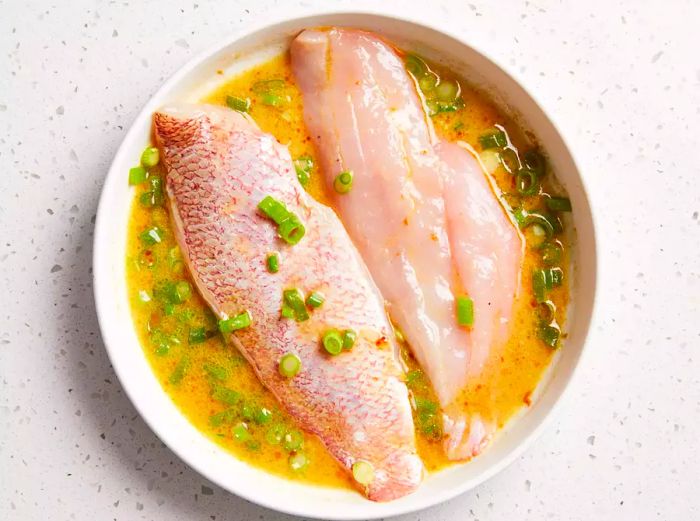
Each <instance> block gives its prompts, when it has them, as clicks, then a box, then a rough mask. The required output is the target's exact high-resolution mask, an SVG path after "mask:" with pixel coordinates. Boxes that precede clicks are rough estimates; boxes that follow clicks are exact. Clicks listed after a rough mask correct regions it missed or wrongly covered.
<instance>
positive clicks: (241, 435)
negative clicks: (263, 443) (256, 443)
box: [231, 422, 250, 441]
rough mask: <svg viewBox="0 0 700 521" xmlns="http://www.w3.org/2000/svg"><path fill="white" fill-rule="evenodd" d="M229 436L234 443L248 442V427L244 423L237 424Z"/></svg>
mask: <svg viewBox="0 0 700 521" xmlns="http://www.w3.org/2000/svg"><path fill="white" fill-rule="evenodd" d="M231 434H232V435H233V439H234V440H236V441H248V440H249V439H250V432H248V425H246V424H245V423H244V422H240V423H237V424H236V425H234V426H233V428H232V429H231Z"/></svg>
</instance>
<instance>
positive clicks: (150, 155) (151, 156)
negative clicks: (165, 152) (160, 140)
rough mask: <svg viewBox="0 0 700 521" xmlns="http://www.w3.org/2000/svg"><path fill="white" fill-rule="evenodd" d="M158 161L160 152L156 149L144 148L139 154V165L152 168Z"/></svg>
mask: <svg viewBox="0 0 700 521" xmlns="http://www.w3.org/2000/svg"><path fill="white" fill-rule="evenodd" d="M159 161H160V152H159V151H158V149H157V148H156V147H146V148H145V149H144V151H143V152H142V153H141V165H143V166H145V167H146V168H153V167H154V166H156V165H157V164H158V162H159Z"/></svg>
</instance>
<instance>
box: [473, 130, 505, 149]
mask: <svg viewBox="0 0 700 521" xmlns="http://www.w3.org/2000/svg"><path fill="white" fill-rule="evenodd" d="M479 144H480V145H481V148H483V149H484V150H486V149H488V148H503V147H505V146H506V145H508V137H507V136H506V133H505V132H503V131H502V130H500V129H498V130H492V131H490V132H488V133H486V134H483V135H482V136H479Z"/></svg>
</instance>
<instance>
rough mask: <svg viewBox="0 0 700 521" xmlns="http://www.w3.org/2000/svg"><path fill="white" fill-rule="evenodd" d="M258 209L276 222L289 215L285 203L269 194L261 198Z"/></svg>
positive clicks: (278, 222) (279, 222)
mask: <svg viewBox="0 0 700 521" xmlns="http://www.w3.org/2000/svg"><path fill="white" fill-rule="evenodd" d="M258 209H259V210H260V211H261V212H262V213H264V214H265V215H266V216H267V217H269V218H270V219H272V220H273V221H274V222H275V223H276V224H281V223H282V222H283V221H284V220H285V219H288V218H289V215H290V212H289V210H287V207H286V206H285V204H284V203H283V202H282V201H278V200H277V199H275V198H274V197H272V196H271V195H266V196H265V197H264V198H263V200H262V201H260V202H259V203H258Z"/></svg>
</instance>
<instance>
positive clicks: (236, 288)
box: [154, 104, 423, 501]
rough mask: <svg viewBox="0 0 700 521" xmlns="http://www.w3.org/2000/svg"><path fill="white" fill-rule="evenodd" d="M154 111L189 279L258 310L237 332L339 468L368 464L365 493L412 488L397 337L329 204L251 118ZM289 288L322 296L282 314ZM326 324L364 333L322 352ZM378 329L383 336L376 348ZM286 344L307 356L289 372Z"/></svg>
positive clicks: (230, 305) (232, 304) (220, 304)
mask: <svg viewBox="0 0 700 521" xmlns="http://www.w3.org/2000/svg"><path fill="white" fill-rule="evenodd" d="M154 122H155V130H156V138H157V142H158V144H159V146H160V148H161V150H162V156H163V160H164V163H165V166H166V171H167V179H166V188H167V193H168V199H169V203H170V207H171V214H172V216H173V220H174V223H175V229H176V234H177V240H178V243H179V244H180V247H181V249H182V251H183V255H184V257H185V260H186V263H187V265H188V267H189V269H190V273H191V275H192V278H193V280H194V282H195V285H196V286H197V288H198V289H199V291H200V293H201V294H202V296H203V297H204V298H205V300H206V301H207V303H208V304H209V306H210V307H211V308H212V310H213V311H214V312H215V313H216V314H217V315H218V316H219V317H221V318H223V317H227V316H234V315H236V314H238V313H240V312H242V311H243V310H248V311H249V312H250V313H251V315H252V321H253V322H252V325H251V326H250V327H249V328H246V329H243V330H239V331H236V332H235V333H234V334H233V335H232V336H231V341H232V342H233V344H234V345H236V347H238V348H239V349H240V351H241V352H242V353H243V355H244V356H245V357H246V358H247V359H248V361H249V362H250V363H251V365H252V367H253V368H254V370H255V372H256V373H257V375H258V377H259V378H260V380H261V382H262V383H263V384H264V385H265V386H266V387H267V388H268V389H270V391H272V393H273V394H274V395H275V396H276V397H277V398H278V400H279V401H280V403H281V404H282V405H283V406H284V407H285V408H286V409H287V410H288V411H289V413H290V414H291V415H292V416H293V417H294V419H295V420H296V421H297V422H298V424H299V425H300V426H301V427H302V428H304V429H305V430H307V431H309V432H311V433H314V434H316V435H317V436H318V437H319V438H320V439H321V441H322V442H323V443H324V444H325V446H326V447H327V448H328V450H329V451H330V453H331V454H332V455H333V456H334V457H335V458H336V459H337V460H338V461H339V462H340V463H341V465H343V466H344V467H345V469H346V470H348V471H350V470H351V469H352V465H353V464H354V463H355V462H356V461H358V460H364V461H368V462H370V463H371V464H372V465H373V467H374V469H375V478H374V480H373V481H372V483H371V484H370V485H369V486H368V487H366V488H364V489H363V491H364V492H365V493H366V495H367V497H369V498H370V499H372V500H377V501H386V500H391V499H395V498H397V497H400V496H403V495H405V494H408V493H410V492H411V491H413V490H414V489H415V488H416V487H417V486H418V484H419V483H420V480H421V478H422V472H423V467H422V463H421V461H420V458H419V457H418V455H417V453H416V446H415V434H414V428H413V420H412V417H411V408H410V404H409V400H408V391H407V389H406V386H405V384H404V383H403V381H402V371H401V367H400V365H399V360H398V357H397V352H398V349H397V346H396V344H395V341H394V340H393V336H392V334H391V331H392V330H391V325H390V324H389V322H388V319H387V317H386V313H385V310H384V303H383V300H382V298H381V295H380V294H379V292H378V290H377V289H376V287H375V285H374V283H373V282H372V280H371V278H370V276H369V274H368V271H367V268H366V266H365V265H364V263H363V261H362V259H361V258H360V256H359V254H358V252H357V250H356V249H355V247H354V246H353V244H352V242H351V241H350V239H349V237H348V236H347V233H346V232H345V229H344V228H343V225H342V224H341V223H340V221H339V220H338V218H337V216H336V215H335V213H333V211H332V210H330V209H329V208H327V207H325V206H323V205H321V204H320V203H318V202H317V201H315V200H314V199H313V198H311V197H310V196H309V195H308V194H307V193H306V192H305V191H304V190H303V189H302V188H301V187H300V185H299V183H298V181H297V179H296V175H295V173H294V169H293V165H292V161H291V158H290V156H289V152H288V150H287V149H286V147H283V146H282V145H280V144H279V143H278V142H277V141H276V140H275V139H274V138H273V137H272V136H270V135H269V134H265V133H263V132H262V131H261V130H260V129H259V128H258V127H257V125H255V123H254V122H253V121H252V120H251V119H250V118H249V117H247V116H245V115H243V114H241V113H238V112H235V111H232V110H229V109H225V108H221V107H214V106H210V105H189V104H177V105H173V106H169V107H167V108H164V109H162V110H160V111H158V112H157V113H156V114H155V117H154ZM266 195H271V196H272V197H274V198H275V199H278V200H280V201H282V202H284V203H285V204H286V206H287V208H288V209H289V210H290V211H292V212H294V213H295V214H296V215H298V216H299V218H300V220H301V221H302V222H303V223H304V225H305V227H306V235H305V236H304V238H303V239H302V240H301V241H300V242H299V243H298V244H296V245H294V246H289V245H287V244H286V243H284V242H282V240H281V239H279V238H278V237H277V233H276V229H275V225H274V223H273V222H272V221H270V220H268V219H266V218H265V217H264V216H262V215H261V214H260V213H259V211H258V210H257V204H258V203H259V202H260V200H262V198H263V197H264V196H266ZM271 251H279V252H280V258H281V261H280V269H279V272H278V273H276V274H271V273H269V272H268V271H267V269H266V266H265V259H266V256H267V255H268V254H269V253H270V252H271ZM292 287H297V288H299V289H301V290H302V291H304V292H307V293H308V292H311V291H315V290H319V291H322V292H323V293H324V295H325V296H326V301H325V302H324V304H323V306H322V307H320V308H318V309H315V310H313V311H312V312H310V319H309V320H308V321H305V322H296V321H294V320H289V319H283V318H281V317H280V310H281V304H282V293H283V291H284V290H285V289H288V288H292ZM332 327H334V328H338V329H344V328H352V329H354V330H356V331H357V332H358V336H357V340H356V343H355V345H354V347H353V349H352V350H351V351H348V352H343V353H341V354H340V355H339V356H336V357H330V356H329V355H327V354H326V353H325V352H324V351H323V350H322V348H321V347H320V342H319V340H320V337H321V335H322V333H323V332H324V331H325V330H327V329H328V328H332ZM381 337H385V339H388V340H385V342H384V343H383V344H382V345H381V346H377V345H376V341H377V339H379V338H381ZM287 352H294V353H296V354H297V355H298V356H299V358H300V359H301V361H302V370H301V372H300V373H299V374H298V375H297V376H295V377H294V378H291V379H287V378H284V377H283V376H281V375H280V373H279V369H278V363H279V359H280V358H281V356H282V355H283V354H285V353H287Z"/></svg>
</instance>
